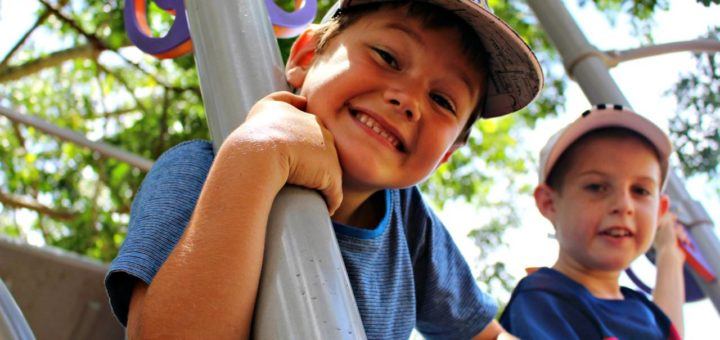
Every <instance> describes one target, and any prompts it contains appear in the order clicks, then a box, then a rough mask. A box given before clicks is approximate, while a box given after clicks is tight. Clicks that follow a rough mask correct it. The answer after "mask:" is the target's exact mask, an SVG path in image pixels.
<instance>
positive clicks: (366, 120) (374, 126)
mask: <svg viewBox="0 0 720 340" xmlns="http://www.w3.org/2000/svg"><path fill="white" fill-rule="evenodd" d="M357 119H358V120H359V121H360V122H362V123H363V124H365V126H367V127H369V128H370V129H371V130H373V131H375V133H377V134H378V135H380V136H381V137H383V138H385V139H386V140H387V141H388V142H390V144H392V146H394V147H395V148H398V147H399V146H400V141H398V140H397V138H395V136H392V135H391V134H389V133H387V132H386V131H385V130H383V129H382V127H381V126H380V124H378V122H376V121H375V120H374V119H372V118H371V117H370V116H368V115H366V114H363V113H358V114H357Z"/></svg>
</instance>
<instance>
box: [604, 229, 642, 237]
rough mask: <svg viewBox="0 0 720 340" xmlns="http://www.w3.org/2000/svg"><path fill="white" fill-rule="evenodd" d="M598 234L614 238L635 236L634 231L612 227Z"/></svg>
mask: <svg viewBox="0 0 720 340" xmlns="http://www.w3.org/2000/svg"><path fill="white" fill-rule="evenodd" d="M598 234H600V235H603V236H610V237H614V238H622V237H633V236H634V235H635V234H634V233H633V232H632V231H630V230H629V229H627V228H624V227H611V228H608V229H605V230H602V231H600V232H599V233H598Z"/></svg>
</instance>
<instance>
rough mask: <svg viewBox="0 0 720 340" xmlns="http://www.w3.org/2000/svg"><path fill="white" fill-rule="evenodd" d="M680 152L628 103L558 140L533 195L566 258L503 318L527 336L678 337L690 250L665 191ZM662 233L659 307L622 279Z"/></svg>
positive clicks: (515, 298) (590, 117)
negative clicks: (680, 238)
mask: <svg viewBox="0 0 720 340" xmlns="http://www.w3.org/2000/svg"><path fill="white" fill-rule="evenodd" d="M671 149H672V148H671V144H670V140H669V139H668V137H667V135H666V134H665V133H663V132H662V130H660V129H659V128H658V127H657V126H655V125H654V124H653V123H652V122H650V121H649V120H647V119H645V118H644V117H642V116H640V115H638V114H635V113H633V112H631V111H629V110H626V109H623V107H621V106H619V105H614V106H607V105H599V106H597V107H596V108H594V109H592V110H588V111H586V112H585V113H583V114H582V116H581V117H580V118H578V119H577V120H576V121H574V122H573V123H571V124H570V125H568V126H567V127H565V128H564V129H562V130H560V131H559V132H557V133H556V134H555V135H554V136H552V137H551V138H550V140H549V141H548V143H547V145H545V147H544V148H543V149H542V151H541V153H540V174H539V183H540V184H539V185H538V186H537V188H536V189H535V193H534V195H535V203H536V205H537V207H538V210H540V213H542V215H543V216H545V217H546V218H547V219H548V220H550V221H551V222H552V224H553V226H554V227H555V232H556V233H555V235H556V238H557V241H558V243H559V245H560V247H559V254H558V259H557V262H556V263H555V265H554V266H553V267H552V268H541V269H539V270H538V271H536V272H534V273H532V274H530V275H529V276H528V277H526V278H524V279H523V280H521V281H520V283H519V284H518V286H517V287H516V288H515V290H514V291H513V294H512V297H511V299H510V302H509V303H508V306H507V308H506V309H505V311H504V312H503V315H502V317H501V319H500V322H501V324H502V325H503V326H504V327H505V328H506V329H507V330H508V331H509V332H511V333H513V334H514V335H516V336H519V337H520V338H522V339H678V338H679V334H680V333H681V332H682V309H681V308H682V303H683V302H684V285H683V277H682V275H683V272H682V270H683V262H684V255H683V253H682V251H681V250H680V248H679V247H678V245H677V241H676V234H675V233H676V232H678V230H677V228H678V227H676V226H674V225H673V223H672V222H673V220H672V219H671V215H670V214H669V213H668V214H666V213H667V211H668V205H669V199H668V198H667V196H665V195H663V194H662V193H661V192H662V189H663V187H664V185H665V182H666V179H667V174H668V157H669V156H670V152H671ZM661 218H662V219H663V222H662V223H660V219H661ZM659 223H660V224H661V226H660V229H659V231H658V230H657V229H658V227H657V226H658V224H659ZM656 231H657V234H656ZM653 239H655V251H656V254H657V268H658V273H657V275H658V278H657V284H656V289H655V292H654V300H655V302H656V303H657V305H656V304H655V303H653V302H651V301H649V300H648V299H647V298H645V296H644V295H642V294H641V293H638V292H636V291H634V290H631V289H628V288H625V287H621V286H620V285H619V282H618V280H619V277H620V274H621V273H622V272H623V271H624V270H625V269H626V268H628V267H629V265H630V263H631V262H632V261H633V260H635V259H636V258H637V257H638V256H640V255H642V254H644V253H645V252H646V251H647V250H648V249H649V248H650V245H651V243H652V242H653ZM668 316H669V318H668ZM678 330H680V333H679V332H678Z"/></svg>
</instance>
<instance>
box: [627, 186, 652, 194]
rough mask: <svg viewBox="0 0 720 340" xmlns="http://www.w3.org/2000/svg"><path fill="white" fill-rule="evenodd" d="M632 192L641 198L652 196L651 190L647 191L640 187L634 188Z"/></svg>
mask: <svg viewBox="0 0 720 340" xmlns="http://www.w3.org/2000/svg"><path fill="white" fill-rule="evenodd" d="M632 190H633V192H634V193H635V194H637V195H640V196H648V195H650V194H651V192H650V190H648V189H645V188H644V187H640V186H637V187H634V188H633V189H632Z"/></svg>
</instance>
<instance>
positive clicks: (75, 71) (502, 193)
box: [0, 0, 720, 289]
mask: <svg viewBox="0 0 720 340" xmlns="http://www.w3.org/2000/svg"><path fill="white" fill-rule="evenodd" d="M578 1H579V2H580V3H586V2H588V1H587V0H578ZM698 1H702V2H705V3H706V4H709V3H710V2H714V3H717V2H718V1H720V0H698ZM278 2H279V3H280V4H281V5H282V6H284V7H285V8H288V9H290V8H292V6H293V5H292V4H293V3H294V1H290V0H282V1H278ZM318 2H319V8H320V10H319V14H318V17H322V14H323V13H324V12H325V11H326V10H327V9H328V8H329V6H330V5H331V3H332V1H330V0H320V1H318ZM489 2H490V5H491V7H493V9H494V11H495V14H497V15H498V16H500V17H501V18H503V19H504V20H506V21H507V22H508V23H509V24H510V25H511V26H513V27H514V28H515V29H517V31H518V32H519V33H520V35H521V36H522V37H524V38H525V39H526V41H527V42H528V44H529V45H530V46H531V47H532V48H533V49H534V50H535V51H536V52H537V55H538V58H539V60H540V62H541V64H542V65H543V69H544V71H545V83H546V86H545V89H544V91H543V93H542V95H541V96H540V97H539V98H538V99H537V100H536V101H535V102H534V103H533V104H531V105H530V106H529V107H528V108H526V109H524V110H523V111H521V112H519V113H517V114H513V115H510V116H506V117H504V118H500V119H492V120H484V121H481V122H479V123H478V124H476V127H475V131H474V132H473V134H472V136H471V139H470V142H469V145H468V146H467V147H465V148H463V149H461V150H460V151H459V152H457V153H456V155H455V156H454V157H453V158H452V159H451V161H450V162H448V163H447V164H446V165H444V166H442V167H441V168H440V169H439V170H438V171H437V173H436V174H435V175H433V176H432V177H431V178H430V179H429V180H428V181H427V182H425V183H424V184H423V191H424V192H425V193H426V194H427V195H428V197H429V198H430V199H431V201H433V202H434V203H435V204H436V205H438V206H439V207H442V206H443V205H444V203H445V202H446V201H448V200H450V199H457V200H463V201H466V202H469V203H470V204H472V205H474V206H476V207H478V208H477V209H478V211H479V212H485V213H486V214H487V215H488V216H492V218H490V219H488V221H482V222H477V225H474V226H473V227H474V231H473V232H472V233H471V235H470V236H471V237H474V238H475V239H476V241H477V242H476V243H477V244H478V245H479V246H480V247H481V249H482V250H483V254H484V255H483V256H485V255H487V254H488V253H490V252H492V251H493V250H494V249H495V248H496V247H498V246H500V245H502V244H503V241H502V235H503V233H504V231H505V230H507V228H511V227H514V226H517V225H518V223H519V212H518V211H516V209H515V207H514V206H513V204H512V202H513V200H514V198H515V197H517V196H518V195H526V194H528V192H529V189H530V188H529V187H528V184H527V183H521V182H519V181H518V180H516V179H517V178H519V177H520V176H519V175H521V174H525V173H527V172H529V171H531V170H530V168H531V166H532V165H530V164H529V162H528V161H527V160H528V159H533V158H534V157H532V156H531V155H528V154H526V153H524V152H523V151H521V150H519V149H518V148H515V145H517V143H518V136H520V134H521V133H522V131H524V130H526V129H531V128H533V127H534V126H535V123H536V122H537V121H538V120H539V119H542V118H544V117H548V116H552V115H554V114H555V112H557V111H558V109H559V108H560V107H561V106H562V105H563V103H564V101H565V98H564V91H565V87H566V83H567V78H566V77H565V75H564V73H563V71H562V67H561V66H560V61H559V56H558V55H557V53H556V52H555V50H554V49H553V47H552V45H551V43H550V42H549V40H548V38H547V36H546V35H545V34H544V32H543V31H542V29H541V28H540V26H539V25H538V23H537V21H536V19H535V18H534V16H533V15H532V13H531V12H530V9H529V8H528V7H527V5H526V4H525V2H524V1H521V0H491V1H489ZM588 3H589V2H588ZM592 3H593V4H594V5H595V6H597V7H598V8H599V9H600V10H603V11H606V12H607V13H609V14H610V15H615V14H617V13H621V12H629V13H631V14H632V15H633V16H634V17H635V18H637V20H638V22H641V23H645V22H649V21H650V20H651V18H652V13H654V12H655V11H657V10H658V9H664V8H666V7H667V0H633V1H631V0H593V1H592ZM37 4H39V6H38V9H37V10H36V12H35V21H34V25H33V26H31V27H28V31H26V33H25V34H24V35H23V36H15V37H7V36H6V37H5V39H13V40H17V41H18V42H17V44H16V45H15V48H13V49H12V50H10V51H9V52H8V53H7V54H6V55H4V56H1V55H0V57H1V58H2V60H1V61H0V105H1V106H3V107H6V108H10V109H12V110H14V111H18V112H21V113H24V114H26V115H30V116H33V117H37V118H41V119H43V120H45V121H48V122H50V123H52V124H55V125H57V126H60V127H63V128H67V129H70V130H73V131H76V132H78V133H81V134H83V135H85V136H88V137H89V138H91V139H93V140H98V141H103V142H105V143H109V144H112V145H115V146H117V147H119V148H122V149H124V150H127V151H129V152H132V153H135V154H137V155H141V156H143V157H146V158H149V159H156V158H157V157H158V156H159V155H160V154H162V152H163V151H165V150H167V149H168V148H169V147H171V146H173V145H175V144H178V143H179V142H181V141H185V140H189V139H194V138H203V139H208V138H209V133H208V128H207V123H206V121H205V116H204V110H203V106H202V97H201V93H200V88H199V84H198V77H197V74H196V69H195V63H194V60H193V58H192V56H184V57H180V58H176V59H172V60H158V59H155V58H154V57H151V56H148V55H144V54H142V53H139V52H138V50H137V49H136V48H135V47H133V46H131V43H130V42H129V41H128V38H127V36H126V34H125V31H124V28H123V11H122V9H123V6H124V2H123V1H120V0H108V1H88V0H55V1H50V0H38V2H37ZM208 5H209V4H208ZM148 20H149V22H150V26H151V27H152V28H153V30H154V31H156V32H160V33H159V34H162V32H166V31H167V30H168V28H169V27H170V24H171V23H172V20H173V18H172V16H170V15H169V14H167V13H166V12H165V11H163V10H161V9H159V8H158V7H157V6H156V5H154V3H153V2H151V1H148ZM291 43H292V41H291V40H280V41H279V44H280V47H281V50H282V52H283V55H284V56H287V53H288V50H289V46H290V44H291ZM713 62H714V63H715V64H711V65H716V62H717V60H716V59H715V60H714V61H713ZM714 75H715V77H716V78H714V79H716V80H717V74H716V73H715V74H714ZM716 80H715V81H716ZM691 82H692V81H691V80H688V86H686V88H688V89H691V88H692V87H693V85H692V83H691ZM712 86H715V89H716V90H715V92H714V95H715V96H717V93H718V91H717V82H715V83H714V85H712ZM708 89H710V87H708ZM688 91H689V90H688ZM697 96H700V94H697ZM714 98H715V103H717V97H714ZM703 100H704V99H703ZM715 110H717V106H715ZM715 124H716V126H717V120H715ZM679 126H680V125H679ZM715 131H716V133H717V129H716V130H715ZM716 137H717V135H716ZM715 141H716V144H715V145H716V146H717V138H716V139H715ZM0 143H1V144H2V145H1V146H2V147H0V233H4V234H8V235H11V236H15V237H19V238H24V239H28V238H33V237H34V238H38V237H39V238H40V239H41V240H42V242H43V243H45V244H48V245H54V246H58V247H62V248H65V249H68V250H71V251H74V252H77V253H80V254H84V255H88V256H91V257H94V258H97V259H100V260H103V261H108V260H111V259H112V258H113V257H114V256H115V254H116V253H117V251H118V249H119V247H120V245H121V243H122V241H123V239H124V235H125V233H126V228H127V223H128V220H129V212H130V205H131V203H132V199H133V197H134V194H135V193H136V191H137V189H138V187H139V185H140V183H141V182H142V179H143V177H144V175H145V173H144V172H143V171H141V170H139V169H137V168H134V167H133V166H131V165H128V164H126V163H123V162H121V161H118V160H116V159H111V158H105V157H102V156H100V155H99V154H98V153H96V152H93V151H91V150H88V149H86V148H83V147H80V146H77V145H75V144H72V143H70V142H65V141H62V140H59V139H57V138H54V137H50V136H48V135H46V134H44V133H42V132H40V131H38V130H36V129H35V128H33V127H29V126H26V125H22V124H19V123H14V122H12V121H9V120H8V119H3V118H0ZM714 150H715V152H717V147H715V148H714ZM716 157H717V154H716ZM469 223H473V222H469ZM484 268H486V269H485V270H483V271H482V272H481V274H480V277H479V280H481V281H483V282H488V283H492V282H493V281H496V282H497V283H498V284H499V285H500V286H503V287H505V289H507V287H508V286H507V283H508V280H509V277H508V276H507V273H506V272H505V269H504V266H503V265H502V263H487V265H486V266H484Z"/></svg>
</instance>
